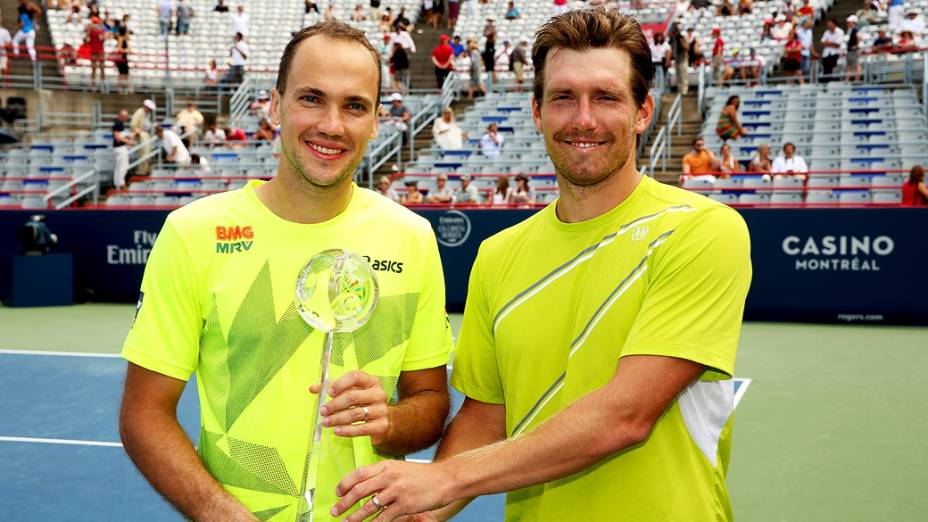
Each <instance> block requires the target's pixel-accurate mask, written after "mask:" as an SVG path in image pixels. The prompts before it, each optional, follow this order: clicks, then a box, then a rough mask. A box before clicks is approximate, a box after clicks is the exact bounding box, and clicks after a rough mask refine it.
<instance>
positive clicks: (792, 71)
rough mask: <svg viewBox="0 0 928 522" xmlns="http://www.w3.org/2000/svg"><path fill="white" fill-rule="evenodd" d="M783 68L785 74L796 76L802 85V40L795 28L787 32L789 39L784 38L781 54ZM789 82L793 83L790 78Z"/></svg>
mask: <svg viewBox="0 0 928 522" xmlns="http://www.w3.org/2000/svg"><path fill="white" fill-rule="evenodd" d="M783 70H785V71H786V75H787V76H791V77H793V78H796V79H797V80H798V81H799V84H800V85H802V83H803V78H802V40H800V39H799V37H798V36H797V35H796V30H795V29H793V30H792V31H790V32H789V39H788V40H786V46H785V47H784V54H783ZM789 83H793V80H792V79H790V82H789Z"/></svg>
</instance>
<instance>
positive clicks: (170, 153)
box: [155, 125, 190, 167]
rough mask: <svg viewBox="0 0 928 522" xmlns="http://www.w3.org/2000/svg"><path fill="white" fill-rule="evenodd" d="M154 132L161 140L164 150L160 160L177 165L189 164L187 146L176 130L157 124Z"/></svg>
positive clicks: (184, 165)
mask: <svg viewBox="0 0 928 522" xmlns="http://www.w3.org/2000/svg"><path fill="white" fill-rule="evenodd" d="M155 134H157V136H158V139H160V140H161V148H162V150H164V154H163V156H162V158H161V159H162V161H164V162H165V163H173V164H175V165H177V166H178V167H186V166H187V165H190V152H188V151H187V147H186V146H185V145H184V142H183V141H181V139H180V136H178V135H177V133H176V132H174V131H172V130H171V129H166V128H164V126H163V125H158V126H157V127H155Z"/></svg>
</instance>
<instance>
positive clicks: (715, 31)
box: [712, 26, 725, 87]
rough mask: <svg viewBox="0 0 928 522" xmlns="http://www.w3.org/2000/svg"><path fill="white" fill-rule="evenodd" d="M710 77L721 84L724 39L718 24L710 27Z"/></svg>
mask: <svg viewBox="0 0 928 522" xmlns="http://www.w3.org/2000/svg"><path fill="white" fill-rule="evenodd" d="M712 37H713V38H715V40H714V41H713V43H712V77H713V78H715V84H716V85H718V86H719V87H721V86H722V76H723V74H724V73H725V40H724V39H723V38H722V29H721V28H720V27H718V26H715V27H713V28H712Z"/></svg>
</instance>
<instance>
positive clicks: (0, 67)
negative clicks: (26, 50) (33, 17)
mask: <svg viewBox="0 0 928 522" xmlns="http://www.w3.org/2000/svg"><path fill="white" fill-rule="evenodd" d="M2 22H3V19H2V18H0V75H4V76H5V75H7V74H9V73H10V60H9V58H8V57H7V54H8V53H9V52H10V47H11V46H12V45H13V38H12V37H11V36H10V31H8V30H7V28H6V27H3V25H2Z"/></svg>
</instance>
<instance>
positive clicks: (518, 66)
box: [509, 36, 529, 92]
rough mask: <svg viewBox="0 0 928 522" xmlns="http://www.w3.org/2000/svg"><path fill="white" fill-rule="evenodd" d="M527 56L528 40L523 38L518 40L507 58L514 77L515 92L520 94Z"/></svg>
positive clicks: (523, 81)
mask: <svg viewBox="0 0 928 522" xmlns="http://www.w3.org/2000/svg"><path fill="white" fill-rule="evenodd" d="M528 54H529V51H528V39H527V38H525V37H524V36H523V37H521V38H519V43H518V44H517V45H516V48H515V49H513V51H512V54H511V55H510V56H509V63H511V64H512V71H513V72H514V73H515V76H516V92H522V84H523V83H525V66H526V65H528V59H529V56H528Z"/></svg>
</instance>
